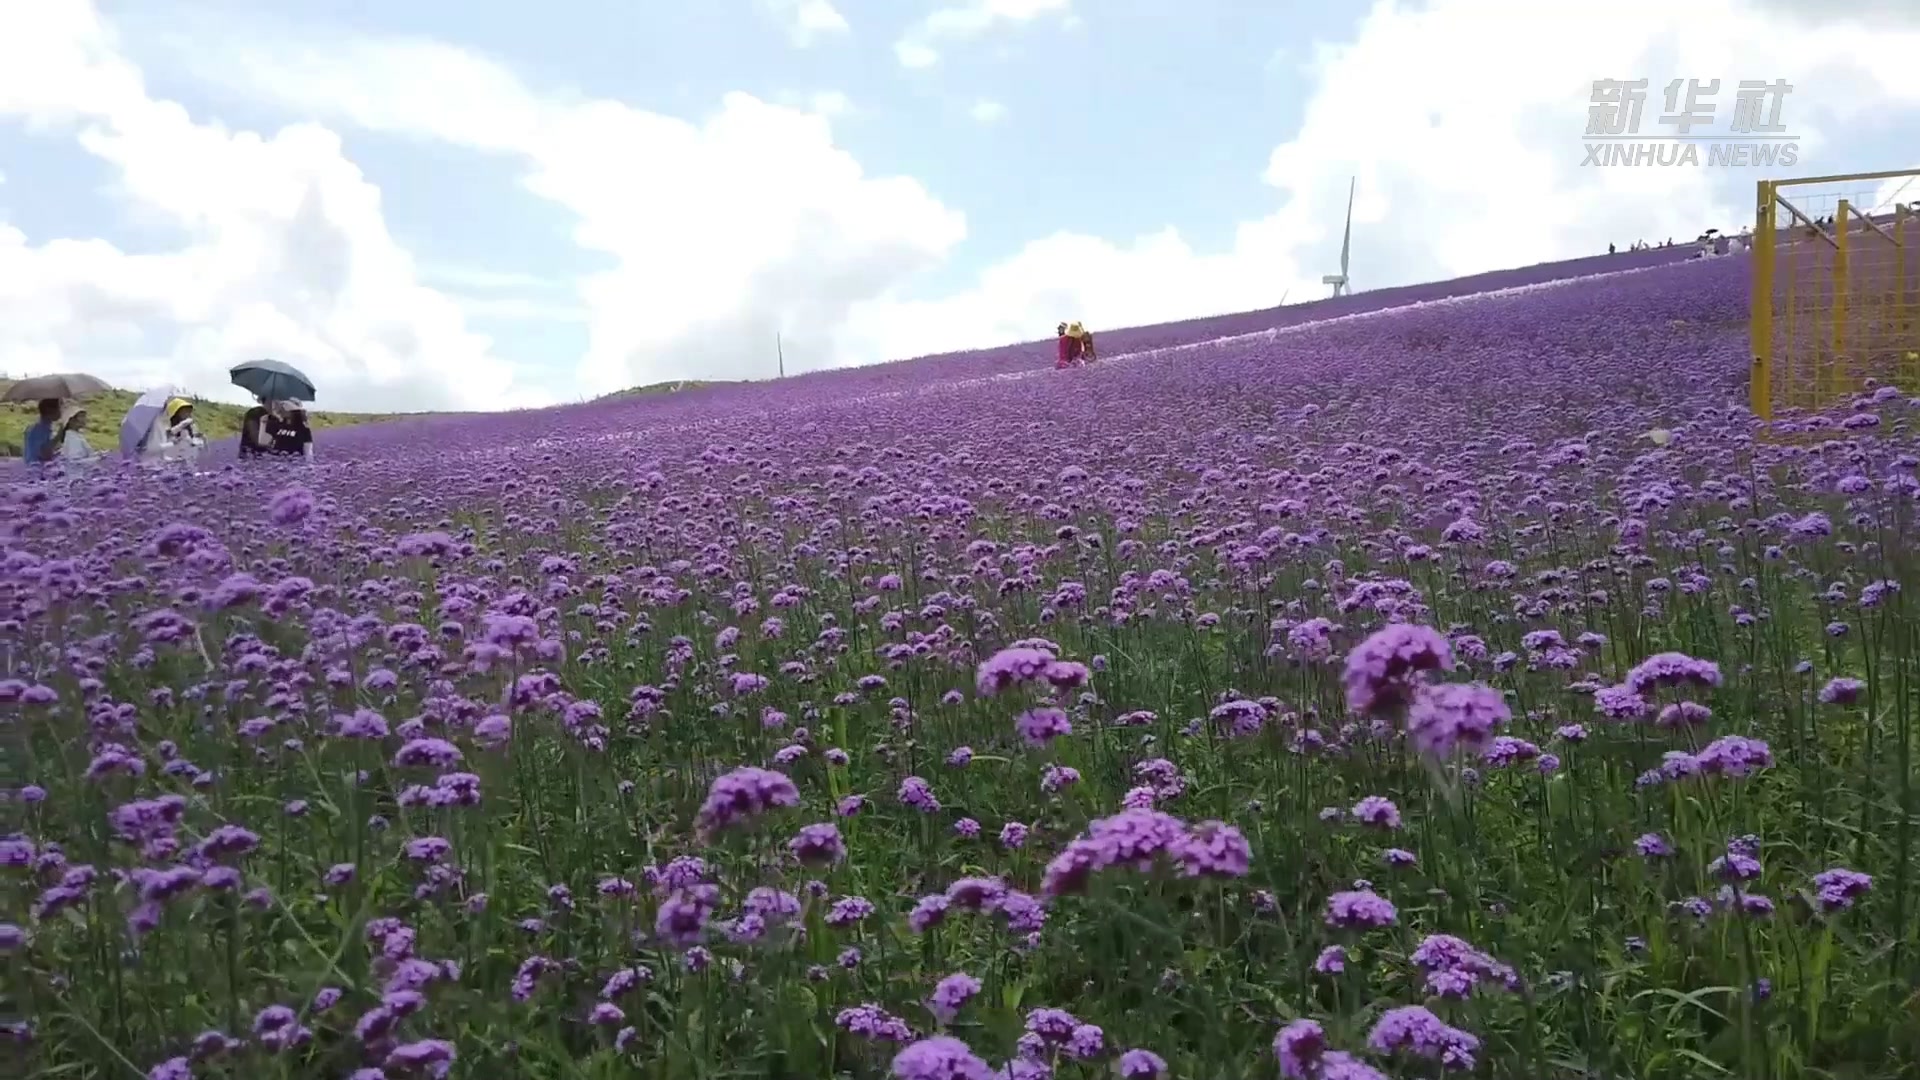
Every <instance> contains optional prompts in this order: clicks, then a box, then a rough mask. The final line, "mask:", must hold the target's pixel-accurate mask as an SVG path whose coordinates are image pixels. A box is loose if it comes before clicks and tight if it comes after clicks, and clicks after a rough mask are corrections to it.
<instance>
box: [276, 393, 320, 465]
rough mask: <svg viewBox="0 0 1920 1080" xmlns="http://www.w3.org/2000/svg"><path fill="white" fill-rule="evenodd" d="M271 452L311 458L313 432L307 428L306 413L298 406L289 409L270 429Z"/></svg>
mask: <svg viewBox="0 0 1920 1080" xmlns="http://www.w3.org/2000/svg"><path fill="white" fill-rule="evenodd" d="M270 430H271V431H272V433H273V452H274V453H276V454H285V455H287V456H289V457H306V458H311V457H312V456H313V430H312V429H311V428H309V427H308V426H307V411H306V410H305V409H303V408H301V407H300V406H298V405H295V406H293V407H291V408H289V409H288V410H287V412H286V415H285V416H283V417H281V418H280V423H279V424H278V425H276V426H274V427H272V428H271V429H270Z"/></svg>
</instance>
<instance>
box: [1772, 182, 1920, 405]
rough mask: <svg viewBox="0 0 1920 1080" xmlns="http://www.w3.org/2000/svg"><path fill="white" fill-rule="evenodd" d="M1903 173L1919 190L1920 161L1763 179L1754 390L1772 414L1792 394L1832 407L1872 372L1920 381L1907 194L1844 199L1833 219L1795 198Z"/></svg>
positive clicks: (1919, 321)
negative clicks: (1880, 199)
mask: <svg viewBox="0 0 1920 1080" xmlns="http://www.w3.org/2000/svg"><path fill="white" fill-rule="evenodd" d="M1898 180H1908V181H1912V190H1913V196H1912V197H1914V198H1920V170H1911V169H1898V170H1892V171H1887V172H1873V173H1852V174H1841V175H1833V176H1809V177H1798V178H1795V179H1792V180H1762V181H1760V182H1759V183H1758V185H1757V188H1756V192H1755V199H1754V227H1753V244H1752V254H1751V258H1752V260H1753V264H1752V265H1753V279H1752V295H1751V298H1750V305H1751V306H1750V313H1749V320H1748V322H1749V325H1748V334H1749V342H1750V345H1751V351H1752V355H1753V371H1752V379H1751V381H1750V384H1749V390H1748V400H1749V404H1750V406H1751V408H1752V410H1753V412H1754V414H1755V415H1756V416H1758V417H1760V418H1761V419H1762V420H1765V421H1772V420H1773V419H1774V414H1775V413H1776V412H1777V411H1778V409H1779V407H1780V405H1781V403H1782V399H1783V398H1785V399H1786V403H1787V404H1788V405H1790V406H1791V407H1794V408H1798V409H1803V410H1809V411H1820V410H1825V409H1829V408H1832V407H1834V406H1836V405H1839V404H1842V403H1844V402H1845V401H1846V400H1847V399H1848V398H1849V397H1850V396H1851V395H1853V394H1855V393H1858V392H1859V391H1860V389H1861V388H1862V387H1863V386H1864V385H1865V381H1866V380H1867V379H1869V378H1872V379H1875V380H1877V381H1879V382H1882V383H1892V384H1894V385H1897V386H1900V387H1902V388H1903V389H1904V390H1906V391H1908V392H1920V287H1916V284H1915V282H1914V281H1913V280H1912V279H1911V278H1910V277H1909V268H1910V267H1912V266H1913V265H1914V264H1913V263H1912V262H1911V258H1910V256H1909V255H1908V252H1907V247H1908V245H1909V244H1911V243H1913V242H1915V241H1920V217H1916V216H1915V215H1914V214H1913V213H1912V212H1911V211H1909V210H1907V209H1906V207H1905V205H1904V203H1902V202H1900V201H1899V200H1900V199H1901V198H1902V196H1900V195H1896V196H1895V205H1894V207H1893V209H1892V210H1891V211H1881V210H1878V208H1876V207H1872V206H1867V207H1862V206H1861V205H1859V204H1858V203H1857V202H1855V201H1853V200H1851V199H1848V198H1841V199H1839V200H1838V201H1837V203H1835V204H1834V206H1833V210H1832V224H1831V225H1824V224H1821V223H1819V222H1817V221H1816V220H1814V218H1812V217H1810V216H1809V215H1808V214H1807V213H1806V212H1805V211H1803V210H1802V209H1801V208H1800V206H1799V205H1796V200H1797V199H1799V198H1800V196H1799V195H1798V194H1797V193H1798V192H1801V191H1807V190H1810V189H1814V188H1820V187H1828V188H1833V187H1848V188H1857V187H1858V186H1859V185H1870V184H1876V183H1880V182H1883V181H1898ZM1904 186H1905V185H1903V187H1904ZM1789 195H1792V197H1791V198H1790V197H1789ZM1809 241H1810V242H1809ZM1828 259H1830V260H1831V261H1830V263H1829V264H1828V265H1827V266H1825V267H1821V266H1820V265H1819V263H1820V262H1821V261H1823V260H1828ZM1808 270H1811V271H1813V273H1805V272H1804V271H1808ZM1889 271H1890V273H1889ZM1888 278H1890V281H1889V280H1887V279H1888ZM1783 296H1784V301H1783ZM1850 349H1851V350H1852V351H1851V352H1850V351H1849V350H1850Z"/></svg>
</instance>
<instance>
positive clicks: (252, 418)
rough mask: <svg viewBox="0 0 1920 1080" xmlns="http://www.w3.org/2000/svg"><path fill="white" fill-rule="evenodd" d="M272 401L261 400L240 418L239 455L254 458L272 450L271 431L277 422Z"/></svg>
mask: <svg viewBox="0 0 1920 1080" xmlns="http://www.w3.org/2000/svg"><path fill="white" fill-rule="evenodd" d="M274 411H275V410H274V408H273V403H272V402H270V401H266V400H264V399H263V400H261V401H260V402H259V403H258V404H256V405H255V406H254V407H253V408H251V409H248V410H247V412H246V415H245V416H242V417H241V418H240V456H241V457H242V458H255V457H260V456H261V455H263V454H267V453H271V452H272V450H273V431H274V428H275V427H277V426H278V424H279V417H277V416H275V415H274Z"/></svg>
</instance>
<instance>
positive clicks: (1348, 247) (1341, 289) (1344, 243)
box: [1320, 177, 1359, 296]
mask: <svg viewBox="0 0 1920 1080" xmlns="http://www.w3.org/2000/svg"><path fill="white" fill-rule="evenodd" d="M1358 179H1359V178H1358V177H1355V178H1353V179H1351V180H1348V181H1347V227H1346V230H1345V231H1344V232H1343V233H1342V234H1341V237H1340V272H1339V273H1337V274H1327V275H1325V276H1323V277H1322V278H1321V279H1320V284H1322V285H1331V286H1333V295H1335V296H1345V295H1347V291H1348V289H1347V256H1348V254H1349V253H1350V252H1351V251H1352V248H1353V190H1354V185H1355V184H1356V182H1357V181H1358Z"/></svg>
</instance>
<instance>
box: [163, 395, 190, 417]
mask: <svg viewBox="0 0 1920 1080" xmlns="http://www.w3.org/2000/svg"><path fill="white" fill-rule="evenodd" d="M191 404H193V402H191V401H188V400H187V399H186V398H181V397H177V398H173V399H171V400H169V401H168V402H167V415H168V416H172V415H173V414H174V413H177V412H179V411H180V407H181V406H182V405H191Z"/></svg>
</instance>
